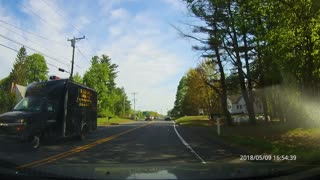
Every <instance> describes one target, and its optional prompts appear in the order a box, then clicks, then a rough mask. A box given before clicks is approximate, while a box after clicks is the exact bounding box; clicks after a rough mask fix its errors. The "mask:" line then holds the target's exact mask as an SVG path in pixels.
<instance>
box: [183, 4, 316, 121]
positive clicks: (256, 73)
mask: <svg viewBox="0 0 320 180" xmlns="http://www.w3.org/2000/svg"><path fill="white" fill-rule="evenodd" d="M184 1H185V2H186V4H187V7H188V10H189V12H190V13H191V14H192V15H193V16H194V17H196V18H198V19H199V20H201V21H202V22H203V23H201V24H204V25H199V23H198V24H194V25H190V27H191V29H192V33H184V32H181V33H182V35H183V36H185V37H188V38H192V39H195V40H197V41H198V42H199V43H200V44H201V45H197V46H193V49H195V50H198V51H202V53H203V57H205V58H208V59H210V61H211V63H212V64H213V65H214V68H215V69H216V71H217V72H218V75H217V77H218V79H213V78H212V77H210V76H209V77H207V78H205V83H206V84H207V85H208V86H209V87H211V88H212V90H213V91H214V92H215V93H214V94H217V95H218V96H219V104H220V107H221V109H220V111H221V113H222V114H223V115H224V117H225V119H226V121H227V122H228V124H229V125H231V124H232V119H231V115H230V113H229V111H228V108H227V97H228V95H230V94H231V90H230V87H229V86H233V87H235V88H238V90H239V91H240V93H241V95H242V96H243V98H244V100H245V102H246V109H247V111H248V116H249V121H250V122H251V123H252V124H254V123H255V122H256V119H255V112H254V108H253V102H254V101H255V99H256V98H259V99H260V100H261V102H262V104H263V110H264V115H265V120H268V118H267V117H268V116H270V117H271V119H273V118H278V119H280V120H281V121H287V122H291V123H295V124H308V123H309V124H312V123H313V124H314V123H318V121H317V117H318V115H319V114H318V113H316V108H315V107H317V106H319V104H318V102H319V97H320V93H319V92H320V59H319V53H320V52H319V48H320V47H319V40H320V33H319V32H320V24H319V22H320V11H319V8H320V1H317V0H271V1H270V0H184ZM203 37H205V38H203ZM178 89H179V88H178ZM255 91H258V92H259V97H257V96H255V95H254V94H255Z"/></svg>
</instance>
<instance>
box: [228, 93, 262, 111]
mask: <svg viewBox="0 0 320 180" xmlns="http://www.w3.org/2000/svg"><path fill="white" fill-rule="evenodd" d="M227 103H228V110H229V112H230V113H231V114H247V113H248V111H247V107H246V102H245V101H244V98H243V96H242V95H231V96H228V99H227ZM253 108H254V112H255V114H262V113H263V108H262V103H261V101H259V99H258V98H255V101H254V103H253Z"/></svg>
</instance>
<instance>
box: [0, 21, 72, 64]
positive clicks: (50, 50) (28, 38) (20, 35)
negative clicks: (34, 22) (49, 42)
mask: <svg viewBox="0 0 320 180" xmlns="http://www.w3.org/2000/svg"><path fill="white" fill-rule="evenodd" d="M0 27H2V28H4V29H6V30H8V31H10V32H12V33H14V34H16V35H18V36H20V37H22V38H24V39H27V40H29V41H30V42H33V43H36V44H38V43H37V42H35V41H33V40H31V39H29V38H27V37H24V36H22V35H21V34H19V33H17V32H15V31H13V30H11V29H9V28H6V27H4V26H2V25H0ZM38 45H40V44H38ZM40 46H41V45H40ZM43 48H44V49H46V50H47V51H50V52H51V50H50V49H48V48H46V47H43ZM62 58H64V59H67V58H66V57H62Z"/></svg>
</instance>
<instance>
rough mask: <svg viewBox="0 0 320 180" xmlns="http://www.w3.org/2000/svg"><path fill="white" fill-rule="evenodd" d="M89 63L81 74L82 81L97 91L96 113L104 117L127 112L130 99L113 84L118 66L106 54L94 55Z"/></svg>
mask: <svg viewBox="0 0 320 180" xmlns="http://www.w3.org/2000/svg"><path fill="white" fill-rule="evenodd" d="M91 63H92V65H91V67H90V69H89V70H88V71H87V72H86V73H85V74H84V76H83V82H84V84H85V85H87V86H89V87H91V88H93V89H95V90H96V91H97V94H98V115H99V116H100V117H106V116H114V115H119V116H120V115H123V116H125V115H127V114H129V111H130V101H129V100H128V97H127V95H126V93H125V90H124V88H118V87H116V84H115V78H116V77H117V67H118V66H117V65H116V64H112V63H111V59H110V58H109V57H108V56H107V55H102V56H101V57H98V56H94V57H92V60H91ZM124 108H125V110H124Z"/></svg>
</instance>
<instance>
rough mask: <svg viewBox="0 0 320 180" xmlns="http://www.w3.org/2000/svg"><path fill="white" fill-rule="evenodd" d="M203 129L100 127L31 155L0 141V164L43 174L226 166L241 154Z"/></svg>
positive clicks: (153, 125)
mask: <svg viewBox="0 0 320 180" xmlns="http://www.w3.org/2000/svg"><path fill="white" fill-rule="evenodd" d="M207 131H209V129H208V128H203V127H181V126H176V127H175V126H174V123H173V122H172V121H163V120H157V121H152V122H145V121H142V122H137V123H135V124H128V125H113V126H100V127H98V129H97V130H96V131H95V132H92V133H90V134H89V135H88V136H87V138H86V140H84V141H79V140H75V139H64V140H62V141H60V142H54V143H52V142H45V143H42V145H41V147H40V149H37V150H34V149H32V148H31V147H29V146H27V145H26V144H19V143H17V142H15V141H13V140H12V139H7V138H5V137H3V136H0V142H1V146H0V164H1V166H6V167H10V168H12V169H15V170H17V171H20V170H23V169H40V170H48V169H50V168H51V167H53V165H54V167H59V165H79V164H86V165H89V164H96V165H97V164H100V165H103V164H108V165H110V164H127V165H128V164H148V163H149V164H154V163H157V164H159V163H160V164H165V165H168V166H170V165H171V164H176V163H184V164H188V163H199V164H200V163H202V164H204V163H210V162H219V161H232V160H236V159H239V155H240V154H243V153H244V152H241V151H240V150H236V149H234V148H232V147H230V146H228V145H227V144H225V143H224V142H222V141H221V140H219V139H215V138H212V137H211V136H208V133H215V132H214V131H212V130H211V132H207Z"/></svg>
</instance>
